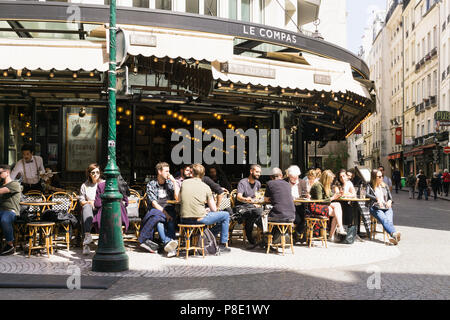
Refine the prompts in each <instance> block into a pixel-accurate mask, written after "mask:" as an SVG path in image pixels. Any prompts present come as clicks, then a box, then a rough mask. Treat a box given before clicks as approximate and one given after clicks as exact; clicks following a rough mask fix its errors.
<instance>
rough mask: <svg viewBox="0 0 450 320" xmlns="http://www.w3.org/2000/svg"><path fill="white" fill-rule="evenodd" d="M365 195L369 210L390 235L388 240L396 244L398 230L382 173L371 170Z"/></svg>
mask: <svg viewBox="0 0 450 320" xmlns="http://www.w3.org/2000/svg"><path fill="white" fill-rule="evenodd" d="M366 197H367V198H369V199H370V202H369V211H370V214H371V215H372V216H374V217H375V218H376V219H377V220H378V221H379V222H380V223H381V224H382V225H383V227H384V230H386V232H387V233H388V234H389V235H390V238H389V241H390V242H391V243H393V244H395V245H396V244H397V243H398V242H399V241H400V232H396V230H395V227H394V223H393V221H394V220H393V216H394V212H393V211H392V195H391V192H390V190H389V187H388V186H387V185H386V184H385V183H384V182H383V173H382V172H381V171H380V170H376V169H374V170H372V174H371V178H370V184H369V185H368V186H367V190H366Z"/></svg>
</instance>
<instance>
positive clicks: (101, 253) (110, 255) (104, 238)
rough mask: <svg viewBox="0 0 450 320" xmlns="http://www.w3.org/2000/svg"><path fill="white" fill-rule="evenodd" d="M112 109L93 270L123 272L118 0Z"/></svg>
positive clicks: (125, 260)
mask: <svg viewBox="0 0 450 320" xmlns="http://www.w3.org/2000/svg"><path fill="white" fill-rule="evenodd" d="M109 39H110V43H109V72H108V75H109V76H108V79H109V86H108V94H109V109H108V163H107V165H106V168H105V176H106V186H105V192H104V194H103V195H102V217H101V221H100V235H99V240H98V248H97V251H96V252H95V255H94V257H93V259H92V271H97V272H120V271H126V270H128V256H127V254H126V253H125V247H124V245H123V238H122V223H121V214H120V201H121V199H122V194H121V193H120V192H119V188H118V184H117V177H118V176H119V174H120V172H119V168H118V167H117V164H116V0H111V2H110V23H109Z"/></svg>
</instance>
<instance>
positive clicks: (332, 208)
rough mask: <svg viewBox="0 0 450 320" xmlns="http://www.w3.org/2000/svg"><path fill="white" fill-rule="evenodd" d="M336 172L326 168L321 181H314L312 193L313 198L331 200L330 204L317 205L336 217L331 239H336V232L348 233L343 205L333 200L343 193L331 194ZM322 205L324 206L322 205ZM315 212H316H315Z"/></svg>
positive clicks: (332, 224) (330, 215)
mask: <svg viewBox="0 0 450 320" xmlns="http://www.w3.org/2000/svg"><path fill="white" fill-rule="evenodd" d="M334 177H335V176H334V173H333V172H331V170H325V171H324V172H322V174H321V176H320V179H319V181H317V182H316V183H314V184H313V185H312V187H311V191H310V195H311V199H312V200H323V201H324V202H328V201H329V202H331V203H330V204H329V205H326V204H324V205H319V206H318V205H317V204H315V207H319V208H321V210H322V212H324V213H326V214H324V215H326V216H329V217H334V219H333V220H332V222H331V229H330V239H331V240H333V239H334V233H335V232H337V233H338V234H342V235H346V234H347V232H345V230H344V227H343V225H342V207H341V204H340V203H339V202H332V201H333V200H336V199H339V198H340V197H341V196H342V193H335V194H334V195H332V194H331V184H332V182H333V180H334ZM321 206H322V207H321ZM313 214H314V212H313Z"/></svg>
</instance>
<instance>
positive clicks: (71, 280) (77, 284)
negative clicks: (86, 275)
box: [66, 266, 81, 290]
mask: <svg viewBox="0 0 450 320" xmlns="http://www.w3.org/2000/svg"><path fill="white" fill-rule="evenodd" d="M67 272H68V273H69V274H70V276H69V277H68V278H67V281H66V285H67V289H70V290H74V289H76V290H80V289H81V269H80V268H79V267H77V266H69V267H68V268H67Z"/></svg>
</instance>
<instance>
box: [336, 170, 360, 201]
mask: <svg viewBox="0 0 450 320" xmlns="http://www.w3.org/2000/svg"><path fill="white" fill-rule="evenodd" d="M341 191H342V193H343V195H344V197H351V198H354V197H356V189H355V187H354V186H353V183H352V182H351V181H350V179H349V178H348V174H347V171H346V170H345V169H341V170H340V171H339V175H338V181H337V182H336V186H335V191H334V192H335V193H340V192H341Z"/></svg>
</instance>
